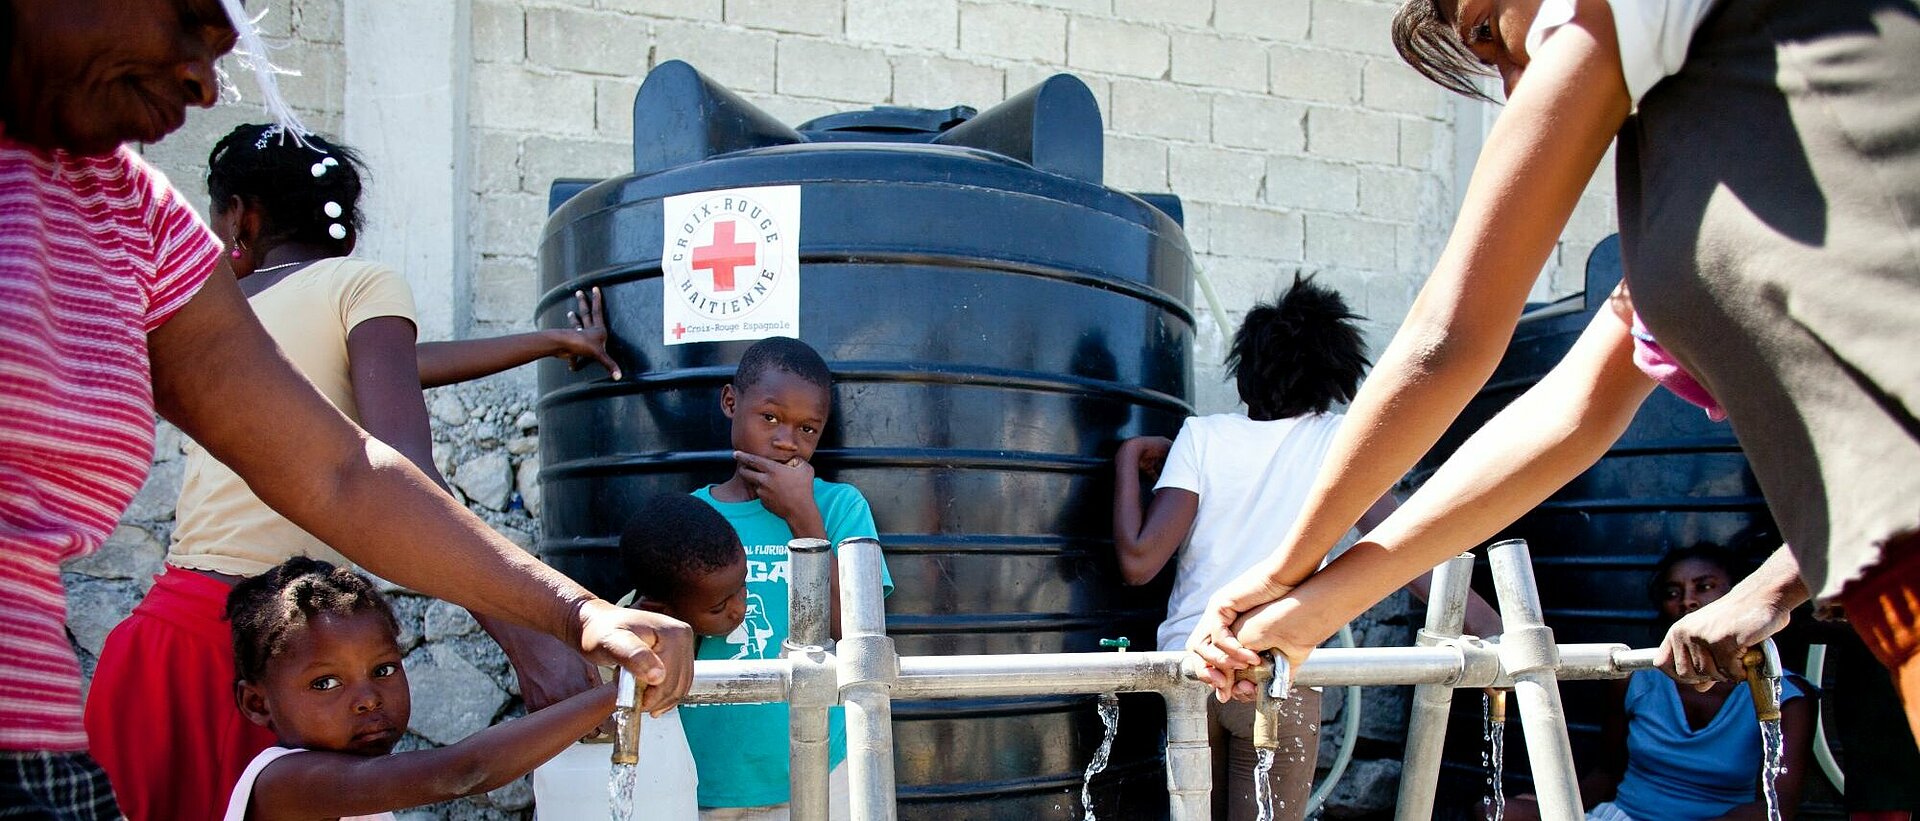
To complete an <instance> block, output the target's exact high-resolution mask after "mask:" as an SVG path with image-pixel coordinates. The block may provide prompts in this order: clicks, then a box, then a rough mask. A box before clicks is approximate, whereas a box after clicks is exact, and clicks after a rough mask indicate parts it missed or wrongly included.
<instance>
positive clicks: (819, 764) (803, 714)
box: [784, 539, 840, 821]
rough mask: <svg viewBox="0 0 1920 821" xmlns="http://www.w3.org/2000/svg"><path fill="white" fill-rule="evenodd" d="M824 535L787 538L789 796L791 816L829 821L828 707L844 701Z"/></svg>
mask: <svg viewBox="0 0 1920 821" xmlns="http://www.w3.org/2000/svg"><path fill="white" fill-rule="evenodd" d="M829 547H831V545H830V543H828V542H827V540H826V539H794V540H793V541H790V542H788V543H787V572H788V589H789V596H788V610H787V613H788V615H787V640H786V644H785V647H784V649H785V651H786V656H787V661H788V668H787V682H786V684H787V731H788V735H789V737H790V738H791V739H792V740H791V743H790V744H789V745H788V747H787V801H788V807H789V811H790V813H791V815H792V817H793V821H827V819H828V818H829V817H830V816H829V808H828V806H827V794H828V789H827V779H828V777H829V774H830V768H829V766H828V765H829V764H830V763H831V760H832V759H831V758H830V756H831V753H832V751H831V750H830V749H829V747H828V746H827V730H828V715H827V710H828V708H829V707H831V706H832V705H834V704H836V703H838V702H839V700H840V692H839V688H838V686H837V682H836V681H835V677H834V671H833V665H832V663H831V662H830V661H829V660H828V657H827V654H826V650H825V648H826V646H827V644H828V642H830V641H831V640H832V636H833V632H832V631H833V625H832V624H831V623H830V622H831V621H832V614H833V603H832V601H831V599H832V595H833V594H832V591H833V586H832V581H833V580H832V573H833V565H832V559H831V558H830V557H829V556H828V553H827V550H828V548H829Z"/></svg>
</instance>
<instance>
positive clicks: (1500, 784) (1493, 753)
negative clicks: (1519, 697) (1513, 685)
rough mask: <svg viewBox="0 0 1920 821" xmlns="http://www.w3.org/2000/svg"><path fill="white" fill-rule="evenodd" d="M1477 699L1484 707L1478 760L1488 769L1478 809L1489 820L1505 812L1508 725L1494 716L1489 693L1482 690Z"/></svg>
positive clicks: (1503, 814)
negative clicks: (1483, 796)
mask: <svg viewBox="0 0 1920 821" xmlns="http://www.w3.org/2000/svg"><path fill="white" fill-rule="evenodd" d="M1480 699H1481V705H1482V709H1483V710H1484V712H1483V713H1482V714H1481V731H1480V739H1481V740H1482V741H1485V742H1487V746H1486V749H1484V750H1482V751H1481V752H1480V764H1481V765H1482V766H1484V767H1485V768H1486V770H1487V795H1486V797H1485V798H1482V799H1480V809H1481V812H1482V814H1483V815H1484V816H1485V817H1486V818H1487V819H1489V821H1501V819H1503V818H1505V817H1506V814H1507V790H1506V780H1505V776H1506V761H1507V725H1506V724H1505V723H1504V722H1499V721H1495V720H1494V717H1493V695H1492V694H1490V693H1482V694H1481V696H1480Z"/></svg>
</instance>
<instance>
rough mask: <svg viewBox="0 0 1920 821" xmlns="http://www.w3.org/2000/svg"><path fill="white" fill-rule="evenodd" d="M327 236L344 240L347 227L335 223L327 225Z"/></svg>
mask: <svg viewBox="0 0 1920 821" xmlns="http://www.w3.org/2000/svg"><path fill="white" fill-rule="evenodd" d="M327 236H330V237H333V238H334V239H346V238H347V227H346V226H344V225H341V224H340V223H337V222H336V223H334V224H332V225H329V226H327Z"/></svg>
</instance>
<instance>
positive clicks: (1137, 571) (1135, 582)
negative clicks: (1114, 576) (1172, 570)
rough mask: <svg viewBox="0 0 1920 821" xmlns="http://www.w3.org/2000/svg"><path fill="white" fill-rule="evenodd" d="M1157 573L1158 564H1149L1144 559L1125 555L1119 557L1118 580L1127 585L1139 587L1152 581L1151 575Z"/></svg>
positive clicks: (1153, 575) (1158, 572) (1158, 571)
mask: <svg viewBox="0 0 1920 821" xmlns="http://www.w3.org/2000/svg"><path fill="white" fill-rule="evenodd" d="M1158 575H1160V567H1159V566H1158V565H1155V566H1149V565H1148V563H1147V562H1145V561H1141V560H1139V559H1132V558H1128V557H1127V556H1125V555H1122V556H1121V557H1120V582H1121V583H1122V584H1125V585H1126V586H1128V587H1139V586H1140V585H1143V584H1146V583H1147V582H1150V581H1153V577H1155V576H1158Z"/></svg>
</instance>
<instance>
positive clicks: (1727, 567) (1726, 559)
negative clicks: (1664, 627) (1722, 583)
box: [1647, 542, 1752, 606]
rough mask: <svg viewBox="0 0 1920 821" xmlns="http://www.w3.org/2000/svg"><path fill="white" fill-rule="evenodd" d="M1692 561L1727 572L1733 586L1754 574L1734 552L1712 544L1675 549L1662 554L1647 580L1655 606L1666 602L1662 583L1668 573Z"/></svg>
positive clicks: (1649, 596)
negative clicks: (1681, 564) (1683, 563)
mask: <svg viewBox="0 0 1920 821" xmlns="http://www.w3.org/2000/svg"><path fill="white" fill-rule="evenodd" d="M1690 559H1698V560H1700V561H1703V562H1706V563H1708V564H1711V565H1713V566H1715V567H1718V568H1720V569H1721V570H1724V571H1726V573H1727V581H1728V582H1730V583H1733V584H1738V583H1739V582H1740V580H1741V579H1744V578H1746V577H1747V574H1748V573H1750V572H1752V568H1751V567H1750V566H1749V565H1748V564H1747V563H1746V562H1744V561H1741V560H1740V558H1739V556H1737V555H1736V554H1735V553H1734V552H1733V551H1732V550H1729V549H1727V548H1726V547H1723V546H1721V545H1717V544H1714V543H1712V542H1699V543H1697V544H1692V545H1688V546H1686V547H1676V548H1673V549H1672V550H1668V551H1667V552H1666V553H1664V554H1662V555H1661V556H1660V561H1658V562H1655V563H1654V565H1653V575H1652V576H1651V577H1649V578H1648V579H1647V598H1648V599H1649V600H1651V601H1652V602H1653V603H1654V605H1655V606H1658V605H1659V604H1660V602H1662V601H1665V600H1666V597H1665V596H1664V595H1662V594H1663V593H1664V592H1665V591H1664V590H1662V589H1661V582H1662V580H1663V579H1665V578H1666V577H1667V571H1669V570H1672V569H1673V566H1674V565H1676V564H1679V563H1681V562H1684V561H1688V560H1690Z"/></svg>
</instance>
